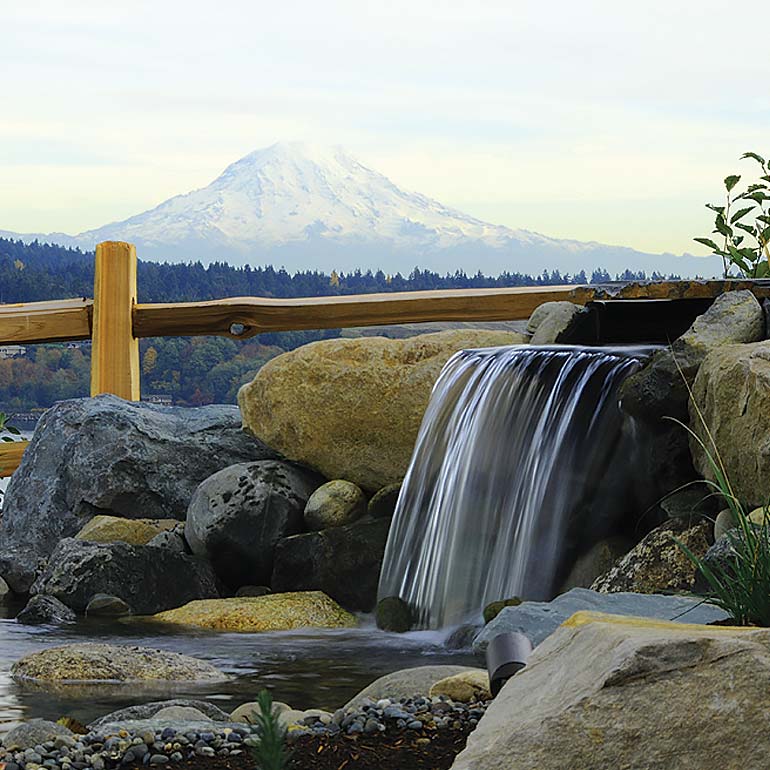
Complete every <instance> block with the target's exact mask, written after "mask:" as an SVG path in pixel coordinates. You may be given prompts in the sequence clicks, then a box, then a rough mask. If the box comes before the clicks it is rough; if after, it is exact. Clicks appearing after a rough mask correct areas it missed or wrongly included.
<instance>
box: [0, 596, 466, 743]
mask: <svg viewBox="0 0 770 770" xmlns="http://www.w3.org/2000/svg"><path fill="white" fill-rule="evenodd" d="M17 609H19V608H16V607H11V608H5V614H6V615H8V617H6V618H4V619H0V733H4V732H6V731H7V730H9V729H11V728H12V727H13V726H14V725H15V724H17V723H18V722H19V721H21V720H23V719H29V718H32V717H43V718H45V719H54V720H55V719H58V718H59V717H61V716H63V715H67V716H72V717H74V718H76V719H77V720H78V721H80V722H83V723H86V724H87V723H88V722H90V721H92V720H93V719H95V718H96V717H98V716H102V715H104V714H107V713H109V712H111V711H114V710H116V709H119V708H124V707H126V706H131V705H134V704H136V703H145V702H148V701H152V700H163V699H166V698H177V697H191V698H202V699H205V700H208V701H212V702H213V703H216V705H218V706H219V707H220V708H222V709H224V710H225V711H231V710H232V709H234V708H235V707H236V706H238V705H240V704H241V703H245V702H247V701H251V700H254V697H255V696H256V694H257V693H258V692H259V690H261V689H263V688H267V689H269V690H270V691H271V692H272V694H273V697H274V698H275V699H276V700H280V701H284V702H286V703H289V704H291V705H292V706H294V707H296V708H303V709H304V708H324V709H329V710H334V709H337V708H339V707H340V706H343V705H344V704H345V703H346V702H347V701H348V700H349V699H350V698H352V697H353V696H354V695H355V694H356V693H358V692H359V691H360V690H362V689H363V688H364V687H365V686H366V685H368V684H369V683H370V682H372V681H374V680H375V679H376V678H377V677H379V676H382V675H384V674H388V673H390V672H391V671H397V670H398V669H402V668H411V667H413V666H427V665H438V664H444V663H447V664H451V665H478V661H475V660H474V659H473V658H472V656H470V655H469V654H468V652H467V651H466V652H464V653H463V652H451V651H448V650H447V649H445V647H444V645H443V641H444V638H445V636H446V634H444V633H436V632H413V633H408V634H387V633H384V632H382V631H378V630H377V629H376V628H374V624H373V621H372V619H371V617H368V618H367V617H364V618H362V625H361V628H358V629H345V630H324V629H304V630H301V631H292V632H284V633H262V634H236V633H231V634H230V633H216V632H207V631H197V630H194V629H191V630H188V629H172V628H169V630H168V631H167V632H164V631H162V630H159V627H158V625H157V624H153V625H148V624H143V623H141V622H139V621H128V622H117V621H97V620H93V619H91V620H89V619H85V618H81V619H79V620H78V622H77V623H76V624H74V625H71V626H62V627H55V626H25V625H22V624H19V623H16V621H15V620H13V619H12V615H13V614H14V612H15V611H16V610H17ZM87 641H88V642H105V643H110V644H128V645H134V644H135V645H140V646H144V647H153V648H156V649H165V650H172V651H174V652H180V653H183V654H186V655H191V656H193V657H196V658H199V659H202V660H207V661H209V662H210V663H212V664H213V665H215V666H218V667H219V668H220V669H222V670H223V671H224V672H225V673H227V674H229V675H230V679H229V680H228V681H226V682H223V683H216V684H208V685H195V684H191V683H178V684H171V685H164V686H155V687H153V686H147V685H141V684H136V683H134V684H128V685H126V684H112V685H98V686H95V685H88V686H79V685H61V686H58V687H55V686H51V685H50V684H46V685H45V687H42V688H40V687H36V686H35V685H32V684H26V683H25V684H20V683H17V682H14V681H13V679H12V678H11V676H10V669H11V666H12V665H13V663H14V662H15V661H16V660H18V659H19V658H22V657H24V656H25V655H27V654H29V653H31V652H34V651H36V650H40V649H42V648H44V647H51V646H58V645H62V644H71V643H74V642H87Z"/></svg>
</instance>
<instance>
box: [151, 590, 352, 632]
mask: <svg viewBox="0 0 770 770" xmlns="http://www.w3.org/2000/svg"><path fill="white" fill-rule="evenodd" d="M154 620H157V621H160V622H162V623H175V624H177V625H184V626H197V627H199V628H208V629H211V630H213V631H246V632H252V633H253V632H260V631H290V630H292V629H295V628H355V627H356V626H357V625H358V620H357V619H356V616H355V615H352V614H351V613H350V612H347V611H346V610H344V609H342V607H340V606H339V604H337V603H336V602H335V601H333V600H332V599H330V598H329V597H328V596H327V595H326V594H325V593H323V592H321V591H297V592H294V593H285V594H266V595H265V596H239V597H234V598H230V599H207V600H201V601H195V602H190V603H189V604H186V605H185V606H184V607H179V608H177V609H175V610H168V611H167V612H160V613H158V614H157V615H155V616H154Z"/></svg>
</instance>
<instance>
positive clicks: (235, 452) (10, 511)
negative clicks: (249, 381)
mask: <svg viewBox="0 0 770 770" xmlns="http://www.w3.org/2000/svg"><path fill="white" fill-rule="evenodd" d="M275 456H276V455H275V453H274V452H273V451H272V450H270V449H268V448H267V447H266V446H265V445H264V444H262V443H261V442H259V441H257V440H256V439H254V438H253V437H250V436H248V435H247V434H246V433H244V432H243V431H242V430H241V424H240V413H239V411H238V409H237V407H235V406H205V407H200V408H197V409H183V408H179V407H160V406H152V405H149V404H143V403H135V402H131V401H123V400H122V399H119V398H117V397H115V396H109V395H104V396H97V397H96V398H83V399H75V400H72V401H62V402H60V403H58V404H56V405H55V406H53V407H52V408H51V409H49V410H48V411H47V412H46V413H45V414H44V415H43V417H42V419H41V420H40V422H39V423H38V426H37V429H36V430H35V434H34V436H33V438H32V441H31V443H30V446H29V448H28V449H27V451H26V452H25V453H24V458H23V460H22V462H21V465H20V467H19V469H18V470H17V471H16V473H14V475H13V477H12V479H11V482H10V484H9V486H8V491H7V493H6V496H5V501H4V508H3V527H2V529H1V530H0V574H2V575H3V577H4V578H5V579H6V580H7V581H8V583H9V585H10V586H11V588H12V589H13V590H14V591H16V592H17V593H25V592H26V591H27V590H28V589H29V586H30V584H31V583H32V581H33V580H34V574H35V569H36V567H37V566H38V562H39V560H40V558H43V559H44V558H45V557H47V556H48V555H49V554H50V553H51V551H52V550H53V549H54V547H55V546H56V544H57V543H58V542H59V540H61V539H62V538H64V537H71V536H73V535H75V534H76V533H77V532H78V531H80V529H81V528H82V527H83V525H84V524H85V523H86V522H87V521H88V520H89V519H90V518H91V517H92V516H94V515H96V514H110V515H113V516H123V517H125V518H177V519H183V518H184V516H185V511H186V510H187V506H188V504H189V502H190V499H191V498H192V495H193V492H194V491H195V488H196V487H197V485H198V484H199V483H200V482H201V481H203V480H204V479H206V478H208V477H209V476H211V475H212V474H213V473H216V471H218V470H220V469H222V468H225V467H227V466H228V465H233V464H234V463H240V462H249V461H252V460H260V459H264V458H271V457H275Z"/></svg>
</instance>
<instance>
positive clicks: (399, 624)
mask: <svg viewBox="0 0 770 770" xmlns="http://www.w3.org/2000/svg"><path fill="white" fill-rule="evenodd" d="M375 617H376V619H377V628H379V629H381V630H382V631H395V632H396V633H399V634H403V633H404V632H405V631H409V629H410V628H411V627H412V622H413V619H412V610H411V608H410V607H409V605H408V604H407V603H406V602H405V601H404V600H403V599H401V598H399V597H398V596H386V597H385V598H384V599H380V601H379V602H377V609H376V610H375Z"/></svg>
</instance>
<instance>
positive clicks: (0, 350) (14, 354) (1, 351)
mask: <svg viewBox="0 0 770 770" xmlns="http://www.w3.org/2000/svg"><path fill="white" fill-rule="evenodd" d="M26 353H27V348H26V347H25V346H24V345H0V358H19V357H21V356H24V355H26Z"/></svg>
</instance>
